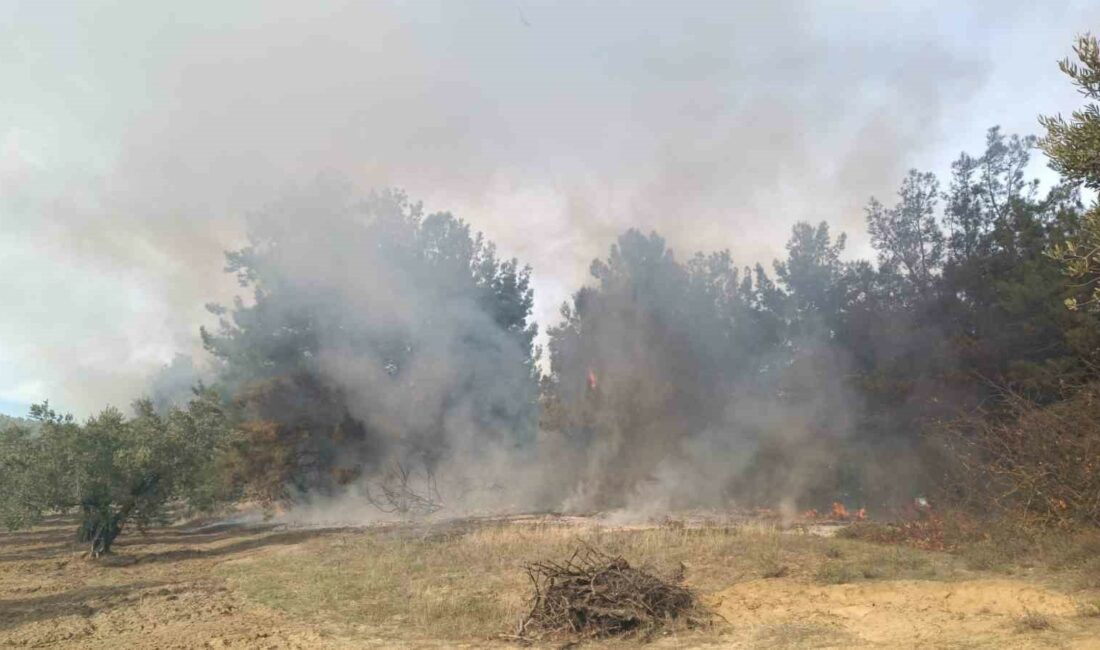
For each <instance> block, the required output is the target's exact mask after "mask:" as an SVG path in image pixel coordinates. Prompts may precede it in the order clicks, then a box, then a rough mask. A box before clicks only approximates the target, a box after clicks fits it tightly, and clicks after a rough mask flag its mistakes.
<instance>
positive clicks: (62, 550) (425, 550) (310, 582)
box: [0, 518, 1100, 648]
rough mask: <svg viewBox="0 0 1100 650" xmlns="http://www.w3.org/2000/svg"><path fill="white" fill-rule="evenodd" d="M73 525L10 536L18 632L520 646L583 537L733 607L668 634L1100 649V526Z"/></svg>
mask: <svg viewBox="0 0 1100 650" xmlns="http://www.w3.org/2000/svg"><path fill="white" fill-rule="evenodd" d="M865 532H866V531H865ZM69 534H70V531H69V527H68V525H67V524H63V523H56V524H54V525H52V526H47V527H44V528H42V529H38V530H36V531H30V532H27V533H18V534H15V535H0V542H3V544H2V545H0V647H3V646H34V647H41V646H51V645H57V646H62V645H63V646H66V647H103V648H107V647H138V648H142V647H144V648H163V647H180V648H184V647H187V648H190V647H247V648H259V647H271V648H281V647H299V648H314V647H366V646H371V647H457V646H465V647H485V646H487V645H499V646H508V645H512V642H510V641H508V640H506V639H503V638H502V637H501V635H502V634H504V635H506V634H508V633H510V632H511V631H512V630H514V628H515V625H516V623H517V621H518V620H519V619H520V617H521V616H522V615H523V614H524V613H525V612H526V601H527V598H528V596H529V585H528V583H527V578H526V575H525V574H524V572H523V564H524V563H525V562H527V561H531V560H539V559H561V558H564V557H566V556H568V554H569V553H570V552H571V551H572V550H573V549H574V548H576V547H577V545H578V544H582V543H583V544H589V545H593V546H597V547H599V548H601V549H604V550H605V551H608V552H610V553H615V554H621V555H623V556H624V557H625V558H627V559H628V560H629V561H630V562H631V563H632V564H634V565H635V566H642V567H646V568H649V569H650V570H652V571H653V572H655V573H657V574H660V575H666V576H671V575H673V574H676V573H681V572H682V574H683V576H684V581H685V584H687V585H688V586H689V587H691V588H692V589H693V590H695V591H696V593H698V594H699V595H700V598H701V600H702V601H703V603H704V604H705V605H706V606H707V607H708V608H710V610H711V611H713V612H714V613H715V618H714V621H715V622H714V624H713V625H712V626H709V627H706V628H703V629H692V630H687V629H674V630H671V631H670V634H669V635H668V636H665V637H663V638H658V639H656V640H655V641H654V646H656V647H685V646H708V645H711V646H722V647H761V648H772V647H787V648H811V647H884V648H885V647H891V648H893V647H997V648H1004V647H1081V648H1087V647H1100V642H1097V640H1098V639H1100V589H1097V585H1096V584H1095V583H1092V582H1090V580H1091V578H1090V576H1091V575H1092V573H1091V571H1093V569H1094V568H1095V564H1094V560H1095V553H1094V551H1095V547H1093V546H1091V544H1092V541H1091V537H1088V538H1086V537H1081V538H1077V537H1065V536H1064V537H1065V538H1064V539H1062V540H1061V541H1058V539H1057V537H1056V536H1055V537H1050V538H1045V537H1044V538H1043V539H1042V540H1040V539H1037V538H1036V539H1031V540H1030V541H1028V542H1027V543H1026V544H1024V543H1019V544H1017V546H1016V547H1012V548H1009V547H1011V544H1008V543H1007V538H1006V540H1005V541H1004V543H1002V542H999V541H994V540H987V541H986V542H980V543H975V544H972V545H971V546H969V547H967V548H965V549H958V550H957V551H956V552H954V553H943V552H932V551H926V550H920V549H914V548H909V547H907V546H905V545H900V544H881V543H876V542H873V541H866V540H864V539H849V538H824V537H819V536H814V535H807V534H799V533H791V532H781V531H780V530H778V529H776V528H773V527H768V526H764V525H758V524H746V525H738V526H706V527H701V528H696V527H692V526H684V525H681V524H676V523H673V524H671V525H662V526H654V527H640V528H629V529H627V528H613V527H605V526H600V525H597V524H596V523H594V522H592V521H584V520H580V521H578V520H572V521H568V522H565V521H563V520H560V519H553V518H551V519H547V520H545V521H542V522H539V521H533V520H531V519H523V520H521V521H518V522H517V521H463V522H457V523H441V524H433V525H430V526H428V525H417V526H412V525H392V526H385V527H377V528H368V529H344V530H333V529H329V530H316V529H310V530H293V529H291V530H286V529H278V528H270V529H265V528H250V529H249V528H219V529H205V530H198V531H195V530H188V529H184V528H170V529H163V530H158V531H152V533H151V534H150V535H149V536H147V537H141V536H138V535H130V536H127V537H126V538H124V539H123V540H122V542H121V543H120V544H119V547H118V555H117V556H116V557H113V558H110V559H109V560H108V561H106V562H98V563H97V562H88V561H85V560H81V559H79V556H78V555H77V554H78V553H79V551H80V549H79V548H77V547H73V546H72V545H71V543H70V542H69V541H68V539H69ZM862 534H863V533H860V535H862ZM856 536H857V537H858V536H859V535H856ZM983 543H985V544H987V546H988V548H981V546H982V544H983ZM1024 547H1026V549H1028V550H1027V551H1026V552H1025V551H1024V550H1021V549H1023V548H1024ZM1055 548H1057V549H1060V550H1059V551H1057V552H1055V551H1054V550H1052V549H1055ZM1006 549H1007V550H1006ZM1040 549H1046V550H1040ZM1090 554H1091V555H1090ZM990 558H996V561H992V560H991V559H990ZM636 643H637V640H626V641H604V642H600V643H598V644H594V645H597V646H602V645H609V646H619V647H632V646H633V645H636Z"/></svg>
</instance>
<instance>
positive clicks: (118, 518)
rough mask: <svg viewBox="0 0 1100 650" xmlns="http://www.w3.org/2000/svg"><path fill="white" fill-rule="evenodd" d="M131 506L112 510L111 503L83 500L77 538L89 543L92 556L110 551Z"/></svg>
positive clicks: (98, 555)
mask: <svg viewBox="0 0 1100 650" xmlns="http://www.w3.org/2000/svg"><path fill="white" fill-rule="evenodd" d="M131 507H132V506H130V505H127V506H124V507H123V508H121V509H120V510H118V511H117V512H114V511H112V509H111V505H110V504H106V505H100V504H99V503H96V502H85V503H84V504H83V506H82V510H83V512H82V517H83V518H82V520H81V522H80V528H79V530H78V531H77V535H76V537H77V540H78V541H81V542H86V543H89V544H91V549H90V552H91V556H92V558H93V559H94V558H98V557H100V556H101V555H108V554H110V552H111V544H113V543H114V541H115V538H116V537H118V534H119V533H120V532H122V524H123V523H124V522H125V521H126V517H127V516H128V515H129V514H130V509H131Z"/></svg>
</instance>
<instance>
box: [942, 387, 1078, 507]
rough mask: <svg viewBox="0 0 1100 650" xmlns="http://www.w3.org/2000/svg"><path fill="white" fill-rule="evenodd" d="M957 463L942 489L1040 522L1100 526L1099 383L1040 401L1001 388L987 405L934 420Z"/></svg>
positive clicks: (961, 499)
mask: <svg viewBox="0 0 1100 650" xmlns="http://www.w3.org/2000/svg"><path fill="white" fill-rule="evenodd" d="M937 437H938V438H939V439H941V440H942V441H943V443H944V444H945V447H946V449H947V450H948V451H949V452H950V456H951V457H952V458H953V459H954V460H955V461H956V462H957V467H956V468H955V471H954V472H952V473H951V474H950V475H949V477H948V480H947V482H946V483H947V484H946V488H947V490H946V491H945V494H946V495H947V496H950V497H951V498H952V499H953V500H955V501H956V502H957V503H961V504H964V505H968V506H970V507H972V508H974V509H976V510H979V511H983V512H996V511H1000V512H1007V513H1012V514H1014V515H1018V516H1021V517H1023V518H1025V519H1028V520H1031V521H1034V522H1035V523H1040V524H1043V525H1055V526H1060V527H1072V526H1075V525H1081V524H1084V525H1089V526H1098V525H1100V384H1095V383H1094V384H1090V385H1088V386H1086V387H1084V388H1082V389H1081V390H1079V391H1078V392H1077V393H1076V394H1075V395H1073V396H1072V397H1071V398H1069V399H1067V400H1064V401H1062V402H1058V403H1056V404H1053V405H1050V406H1040V405H1037V404H1035V403H1034V402H1032V401H1030V400H1028V399H1026V398H1024V397H1022V396H1020V395H1018V394H1015V393H1012V392H1009V391H1003V392H1002V393H1001V397H1000V400H999V402H998V404H997V405H996V407H995V408H993V409H986V410H981V411H978V412H975V413H972V414H969V415H967V416H964V417H961V418H959V419H957V420H954V421H952V422H947V423H941V425H940V426H939V427H938V428H937Z"/></svg>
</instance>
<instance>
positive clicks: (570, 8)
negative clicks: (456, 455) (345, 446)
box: [0, 0, 1100, 414]
mask: <svg viewBox="0 0 1100 650" xmlns="http://www.w3.org/2000/svg"><path fill="white" fill-rule="evenodd" d="M1090 29H1091V30H1093V31H1097V30H1100V3H1096V2H1085V1H1081V2H1059V1H1057V0H1053V1H1049V2H1044V3H1037V2H1033V1H1031V2H1022V1H1020V2H1016V1H1011V2H1010V1H1007V0H1001V1H996V2H973V3H966V2H958V1H957V0H956V1H953V2H936V3H932V2H906V3H892V2H883V1H881V0H866V1H863V2H856V1H848V2H841V1H835V2H777V1H772V2H733V1H730V0H723V1H718V0H716V1H714V2H684V1H682V0H677V1H671V0H670V1H667V2H611V1H608V0H604V1H599V2H535V1H533V0H499V1H496V2H466V1H460V0H447V1H446V2H429V1H427V0H425V1H421V2H368V1H365V0H359V1H356V2H346V3H337V2H300V1H294V2H273V1H271V0H265V1H262V2H260V1H257V2H227V1H224V0H223V1H219V2H195V1H192V2H186V3H158V2H150V1H144V2H93V1H82V2H54V1H50V0H28V1H27V2H12V1H11V0H0V88H2V89H3V94H2V95H0V277H2V278H3V281H2V282H0V412H9V413H15V414H22V413H23V412H24V411H25V409H26V406H27V404H29V403H30V402H32V401H37V400H41V399H44V398H49V399H50V400H51V401H52V402H53V403H55V404H57V405H59V406H61V407H62V408H65V409H68V410H73V411H74V412H76V413H78V414H87V413H88V412H89V411H90V410H92V409H95V408H98V407H100V406H102V405H103V404H104V403H107V402H110V403H114V404H117V405H125V404H126V403H128V402H129V400H130V399H131V398H132V397H134V396H135V395H137V394H139V393H140V392H141V391H142V387H143V385H144V382H145V381H146V379H147V377H148V376H149V374H150V373H151V372H152V371H154V370H155V369H156V368H158V367H159V366H160V365H162V364H164V363H166V362H167V361H169V360H170V359H171V358H172V356H173V354H175V353H176V352H184V353H198V351H197V350H196V343H197V328H198V326H199V324H201V323H203V322H208V317H207V316H206V314H205V311H204V309H203V304H204V303H206V302H208V301H210V300H224V299H225V298H226V297H227V296H231V295H232V293H233V291H234V289H235V287H234V284H233V283H232V281H231V278H228V277H227V276H225V274H224V273H222V259H221V252H222V250H223V249H225V248H226V247H230V246H233V245H234V244H236V243H239V241H240V237H241V233H242V226H241V224H242V220H243V217H244V216H245V215H246V214H247V213H248V212H249V211H252V210H256V209H258V208H261V207H262V206H263V205H264V204H265V203H268V202H270V201H273V200H275V199H278V198H279V197H280V195H281V194H283V193H286V192H287V191H289V190H291V189H292V188H294V187H295V186H303V185H309V184H311V183H313V182H314V181H315V179H316V178H317V177H318V175H336V176H341V177H344V178H346V179H347V180H348V181H349V182H351V183H353V184H355V185H357V186H361V187H362V188H364V189H369V188H375V187H385V186H397V187H401V188H404V189H406V190H407V191H408V192H409V194H410V195H411V196H412V197H413V198H416V199H421V200H423V201H424V202H425V204H426V207H427V208H428V209H429V210H451V211H453V212H454V213H455V214H456V215H458V216H460V217H462V218H464V219H467V220H468V221H470V222H472V223H473V224H474V225H475V226H476V227H477V228H479V229H481V230H483V231H484V232H485V233H486V234H487V235H488V236H489V237H490V238H491V239H493V240H494V241H496V242H497V243H498V244H499V245H500V247H501V249H502V251H503V252H504V253H506V254H508V255H517V256H519V257H520V258H521V259H522V260H523V261H525V262H527V263H530V264H531V265H532V266H533V267H534V271H535V278H536V290H537V292H538V298H537V300H538V304H537V310H538V313H537V316H538V319H539V321H540V323H541V324H542V325H543V327H545V325H546V324H547V323H548V322H552V321H553V320H554V318H555V317H556V314H557V309H558V305H559V304H560V303H561V301H562V300H564V299H565V298H567V297H568V295H569V293H570V292H571V291H572V290H573V289H575V288H576V286H578V284H579V283H580V282H582V281H583V280H584V279H585V277H586V274H587V268H588V263H589V261H590V260H591V258H592V257H593V256H595V255H600V254H602V253H604V252H605V251H606V248H607V246H608V245H609V244H610V243H611V241H612V239H613V238H614V236H615V235H616V234H618V233H619V232H620V231H622V230H623V229H624V228H625V227H627V226H628V225H636V226H639V227H642V228H644V229H650V228H656V229H657V230H658V231H660V232H661V233H663V234H664V235H665V236H666V237H667V238H668V239H669V240H670V241H671V242H672V244H673V245H674V246H675V247H676V249H677V250H678V251H680V253H681V256H686V255H687V253H688V252H690V251H692V250H695V249H700V248H701V249H707V250H711V249H717V248H727V247H728V248H731V249H732V250H733V251H734V253H735V256H736V257H737V259H738V260H739V261H742V262H744V263H752V262H755V261H758V260H764V261H766V260H769V259H770V258H771V257H772V256H774V255H776V254H778V253H779V252H780V251H781V250H782V245H783V242H784V241H785V239H786V233H787V232H788V230H789V228H790V226H791V224H792V223H794V222H795V221H797V220H801V219H809V220H814V221H818V220H822V219H825V220H828V221H829V222H830V223H832V224H834V227H835V228H837V229H843V230H846V231H848V232H849V233H850V234H851V236H852V240H853V244H852V245H853V248H855V249H856V251H857V252H860V251H862V250H863V249H864V246H865V243H864V238H863V233H862V229H863V228H862V219H863V213H862V206H863V205H864V204H865V202H866V200H867V198H868V197H869V196H870V195H872V194H875V195H878V196H880V197H882V198H884V199H887V201H888V202H889V199H890V198H891V195H892V193H893V192H894V189H895V188H896V186H897V184H898V182H899V180H900V178H901V176H902V175H903V173H904V171H905V170H906V169H907V168H909V167H921V168H927V169H931V170H933V171H937V172H944V171H946V169H947V164H948V162H949V161H950V160H951V159H952V158H953V157H954V156H955V155H956V154H957V153H958V152H959V151H961V150H963V149H967V150H971V151H975V152H977V151H978V150H979V147H980V145H981V143H982V140H983V137H984V131H985V129H986V128H987V127H988V126H991V125H994V124H1000V125H1002V126H1003V127H1004V128H1005V129H1006V130H1007V131H1009V132H1020V133H1035V132H1037V128H1038V125H1037V123H1036V116H1037V115H1038V114H1040V113H1053V112H1058V111H1063V112H1066V111H1069V110H1072V109H1073V108H1074V107H1076V106H1077V105H1078V104H1079V98H1078V97H1077V95H1076V94H1075V93H1074V92H1073V90H1072V88H1071V87H1070V86H1069V84H1068V83H1067V82H1066V80H1065V79H1064V78H1063V77H1062V75H1061V74H1060V73H1059V72H1058V70H1057V68H1056V66H1055V61H1056V60H1057V59H1059V58H1062V57H1064V56H1066V55H1067V54H1069V51H1070V45H1071V42H1072V38H1073V36H1074V35H1075V34H1076V33H1078V32H1082V31H1086V30H1090ZM302 227H303V228H309V227H310V220H309V215H302ZM198 354H201V353H198Z"/></svg>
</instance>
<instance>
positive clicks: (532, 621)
mask: <svg viewBox="0 0 1100 650" xmlns="http://www.w3.org/2000/svg"><path fill="white" fill-rule="evenodd" d="M525 568H526V569H527V575H528V577H529V578H530V579H531V583H532V585H533V586H534V592H535V593H534V596H533V598H532V605H531V612H530V613H529V614H528V615H527V617H526V618H525V619H523V621H521V623H520V625H519V629H518V631H517V635H518V636H519V637H521V638H525V639H532V638H539V637H543V636H552V635H557V634H568V635H575V636H583V637H606V636H613V635H620V634H628V633H630V634H640V635H643V636H651V635H652V634H653V633H654V632H656V630H657V629H658V628H660V627H661V626H662V625H664V624H666V623H668V622H670V621H673V620H680V621H682V622H686V623H688V624H691V623H694V622H700V621H701V619H700V618H699V617H698V615H697V613H698V607H697V604H696V600H695V596H694V594H692V593H691V591H690V590H688V589H687V588H686V587H683V586H681V585H679V584H674V583H671V582H666V581H664V580H661V579H660V578H658V577H656V576H654V575H652V574H650V573H647V572H645V571H641V570H639V569H635V568H634V567H632V566H630V564H628V563H627V561H626V560H624V559H623V558H622V557H619V556H611V555H607V554H605V553H603V552H601V551H599V550H597V549H594V548H591V547H583V548H580V549H578V550H576V551H574V552H573V554H572V556H570V558H569V559H568V560H566V561H565V562H561V563H559V562H534V563H531V564H528V565H527V566H526V567H525Z"/></svg>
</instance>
